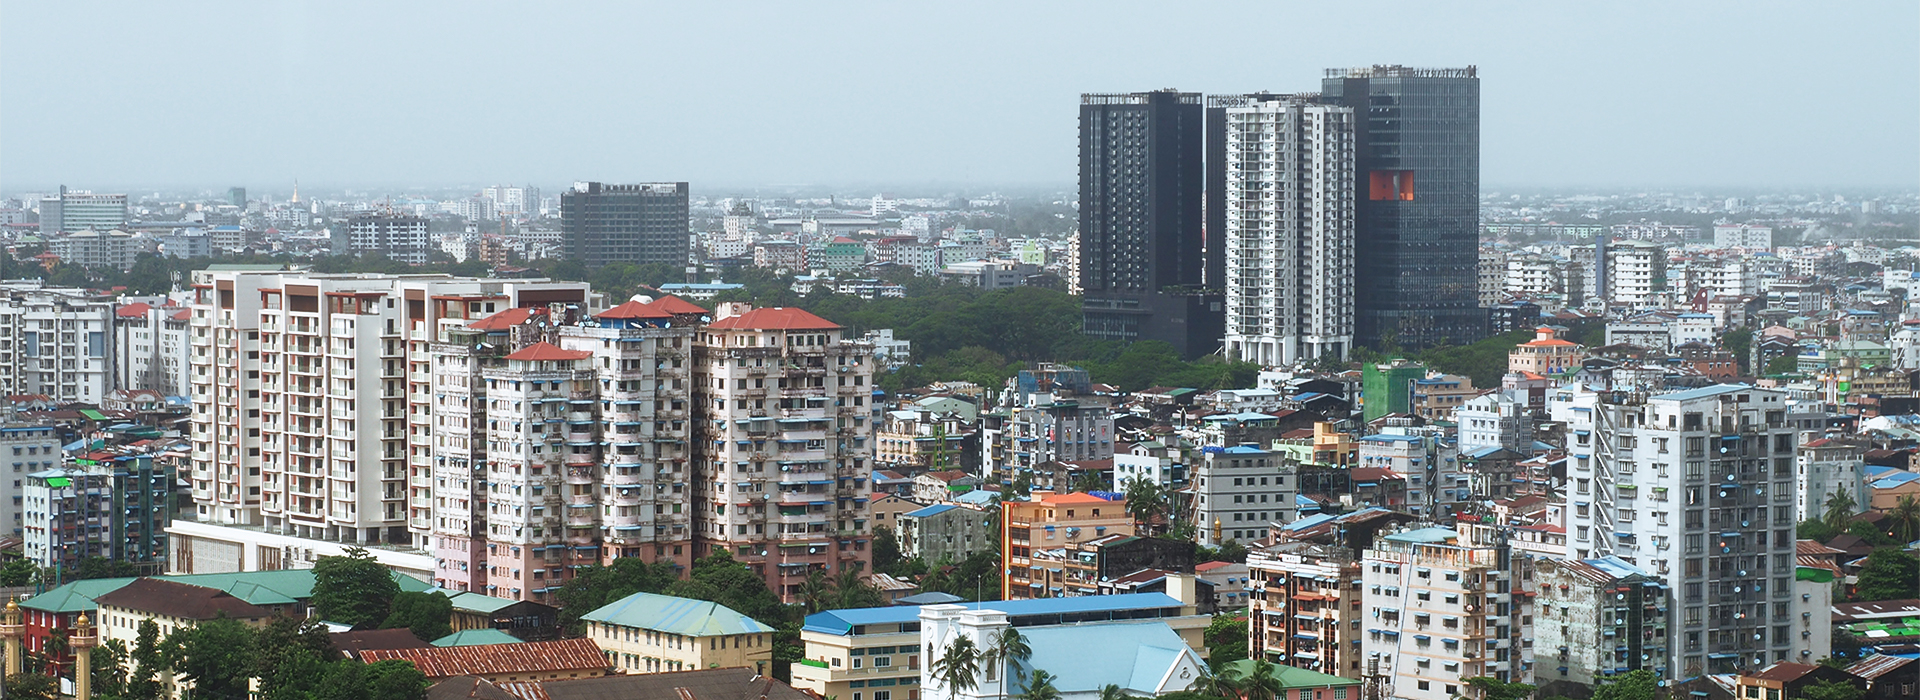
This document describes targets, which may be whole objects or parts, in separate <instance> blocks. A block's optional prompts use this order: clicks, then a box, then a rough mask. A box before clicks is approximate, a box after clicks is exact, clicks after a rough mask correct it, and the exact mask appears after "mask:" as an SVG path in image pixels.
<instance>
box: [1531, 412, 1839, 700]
mask: <svg viewBox="0 0 1920 700" xmlns="http://www.w3.org/2000/svg"><path fill="white" fill-rule="evenodd" d="M1786 399H1787V394H1786V393H1785V392H1782V391H1774V390H1768V389H1756V388H1753V387H1749V386H1744V385H1731V384H1722V385H1718V386H1711V387H1705V388H1701V389H1691V390H1687V391H1678V392H1672V393H1666V394H1656V395H1651V396H1649V395H1647V394H1642V393H1635V392H1626V391H1608V392H1593V391H1584V390H1580V389H1576V388H1564V389H1560V390H1557V391H1555V392H1553V393H1551V394H1549V396H1548V410H1549V413H1550V414H1551V416H1552V418H1553V419H1554V420H1557V421H1565V422H1566V426H1567V435H1568V438H1567V440H1568V443H1569V444H1568V445H1567V453H1568V464H1567V489H1566V491H1567V493H1566V499H1567V525H1566V527H1567V549H1568V552H1567V556H1568V558H1572V559H1591V558H1596V557H1607V556H1615V557H1619V558H1620V559H1622V560H1624V561H1626V562H1627V563H1629V564H1633V565H1634V566H1636V567H1639V568H1640V569H1641V570H1644V571H1647V572H1648V573H1651V574H1653V575H1655V576H1658V577H1661V578H1662V579H1665V580H1666V582H1667V584H1668V585H1669V587H1670V588H1671V589H1672V591H1673V598H1674V602H1673V607H1674V613H1673V617H1672V618H1671V620H1670V624H1669V629H1671V630H1673V635H1674V638H1673V640H1672V643H1670V644H1669V645H1668V649H1669V654H1670V656H1669V659H1668V662H1667V664H1666V666H1667V668H1668V672H1669V676H1670V677H1690V676H1696V675H1699V674H1701V673H1732V672H1737V671H1740V670H1749V671H1751V670H1755V669H1759V668H1764V667H1765V666H1766V665H1767V664H1770V663H1773V662H1776V661H1788V660H1791V661H1803V660H1802V659H1798V658H1789V653H1790V652H1791V650H1792V643H1793V641H1795V640H1793V639H1790V637H1791V636H1792V631H1793V630H1792V629H1791V627H1790V626H1789V625H1788V623H1787V618H1788V616H1789V615H1790V614H1791V612H1790V611H1792V610H1793V606H1795V605H1796V604H1798V603H1799V599H1798V598H1796V597H1795V596H1794V595H1793V585H1794V583H1793V582H1794V576H1795V554H1796V550H1795V544H1794V529H1793V528H1794V522H1795V520H1794V519H1795V516H1796V509H1795V503H1794V492H1795V480H1794V479H1795V477H1794V469H1795V465H1794V457H1795V452H1796V448H1797V447H1798V440H1797V439H1796V438H1797V436H1796V435H1795V433H1794V431H1793V429H1792V428H1791V426H1790V424H1789V423H1788V421H1787V419H1786V415H1787V405H1786Z"/></svg>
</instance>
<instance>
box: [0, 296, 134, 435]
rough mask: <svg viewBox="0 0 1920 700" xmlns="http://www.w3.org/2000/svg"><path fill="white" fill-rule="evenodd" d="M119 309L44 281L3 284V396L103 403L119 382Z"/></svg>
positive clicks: (0, 382) (0, 364)
mask: <svg viewBox="0 0 1920 700" xmlns="http://www.w3.org/2000/svg"><path fill="white" fill-rule="evenodd" d="M113 333H114V304H113V301H112V300H111V299H106V298H103V297H96V296H93V295H92V294H90V293H89V292H87V291H85V290H81V289H71V288H57V287H43V286H41V284H40V283H39V282H38V281H33V280H26V281H11V282H6V283H5V284H3V285H0V391H4V392H5V395H7V396H13V395H18V394H45V395H47V396H49V397H52V398H53V400H55V401H61V402H65V401H83V402H86V403H92V404H99V403H100V401H102V400H104V399H105V398H106V396H107V394H108V393H109V392H112V391H113V390H114V389H118V388H121V387H119V386H116V385H115V383H114V374H115V360H114V350H115V347H114V342H113Z"/></svg>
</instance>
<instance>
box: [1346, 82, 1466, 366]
mask: <svg viewBox="0 0 1920 700" xmlns="http://www.w3.org/2000/svg"><path fill="white" fill-rule="evenodd" d="M1320 92H1321V99H1322V101H1325V102H1328V103H1331V104H1338V105H1344V106H1346V107H1348V108H1350V109H1352V110H1353V114H1354V120H1355V129H1354V137H1355V138H1354V145H1353V152H1354V154H1355V167H1354V169H1353V175H1354V177H1353V180H1352V182H1353V191H1354V195H1353V196H1354V201H1355V207H1354V278H1355V279H1356V280H1361V283H1360V284H1358V285H1357V289H1356V293H1355V296H1354V310H1355V313H1356V318H1355V325H1354V335H1355V337H1356V339H1357V340H1358V342H1361V343H1368V344H1376V343H1380V342H1382V341H1383V340H1390V341H1392V342H1393V343H1395V344H1398V345H1399V346H1401V347H1407V348H1420V347H1427V346H1431V345H1437V344H1440V343H1441V342H1443V341H1444V342H1449V343H1455V344H1464V343H1470V342H1473V341H1475V340H1479V339H1480V337H1481V336H1482V335H1484V334H1485V325H1486V317H1485V315H1484V314H1483V313H1482V312H1481V311H1480V309H1479V306H1478V296H1479V294H1478V292H1479V283H1478V280H1477V279H1476V270H1477V267H1478V262H1479V243H1480V78H1479V73H1478V71H1476V70H1475V69H1474V68H1473V67H1472V66H1469V67H1466V68H1409V67H1406V66H1397V65H1396V66H1372V67H1368V68H1353V69H1331V70H1328V71H1326V73H1325V75H1324V77H1323V78H1322V80H1321V82H1320Z"/></svg>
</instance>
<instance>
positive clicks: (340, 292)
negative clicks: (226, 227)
mask: <svg viewBox="0 0 1920 700" xmlns="http://www.w3.org/2000/svg"><path fill="white" fill-rule="evenodd" d="M193 294H194V301H193V305H192V309H193V318H192V353H193V354H192V358H191V363H190V369H191V379H192V394H191V397H192V400H193V420H192V423H193V432H192V442H193V447H192V456H191V459H192V465H193V467H192V471H191V474H190V475H188V478H189V479H190V480H191V484H192V489H193V499H194V502H195V507H194V512H193V513H192V514H191V515H190V516H189V519H197V520H199V521H201V522H205V523H212V524H226V525H260V526H264V527H265V528H266V529H267V530H268V531H270V532H273V533H278V534H285V535H295V536H300V537H307V538H314V539H320V540H331V541H336V542H340V541H345V542H355V543H361V544H367V543H385V542H411V541H412V539H413V537H415V536H420V537H425V536H428V535H430V534H431V532H432V530H433V518H434V514H433V498H434V493H433V492H434V485H435V484H434V478H435V473H434V463H433V442H432V437H433V435H434V430H435V426H434V423H433V399H434V389H433V387H434V381H433V380H434V376H433V364H432V357H431V355H430V353H429V346H430V344H431V343H433V342H437V341H444V340H446V339H447V333H448V331H451V330H454V329H458V328H462V327H464V326H466V325H467V324H469V323H471V322H473V321H474V320H477V319H479V318H482V317H485V316H488V315H491V314H494V313H497V312H499V311H503V310H506V309H509V308H518V307H523V306H530V307H554V306H558V307H560V308H568V307H584V306H585V305H586V304H587V302H588V296H589V295H588V289H587V285H586V284H585V283H580V282H551V281H547V280H540V279H529V280H507V281H503V280H483V279H465V278H453V277H448V276H444V275H401V276H394V275H354V274H309V273H300V272H283V271H278V270H272V269H257V268H237V269H236V268H221V267H215V268H212V269H208V270H200V271H196V272H195V273H194V278H193ZM197 542H198V540H195V544H191V545H183V546H201V545H199V544H197ZM208 546H211V545H208ZM197 554H199V555H204V556H208V557H214V558H221V559H225V558H231V557H233V556H234V555H233V553H231V552H224V551H223V552H214V551H206V552H198V553H197ZM176 555H178V556H181V557H183V558H190V557H193V556H195V555H196V552H177V553H176ZM252 559H253V558H252V557H247V558H246V559H245V560H252Z"/></svg>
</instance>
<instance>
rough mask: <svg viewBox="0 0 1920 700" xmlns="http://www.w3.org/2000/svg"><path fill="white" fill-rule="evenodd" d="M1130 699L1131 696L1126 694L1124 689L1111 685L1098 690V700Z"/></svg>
mask: <svg viewBox="0 0 1920 700" xmlns="http://www.w3.org/2000/svg"><path fill="white" fill-rule="evenodd" d="M1132 698H1133V696H1132V695H1129V694H1127V690H1126V689H1125V688H1122V687H1120V686H1117V685H1114V684H1112V683H1108V684H1107V687H1105V688H1101V689H1100V700H1131V699H1132Z"/></svg>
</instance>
